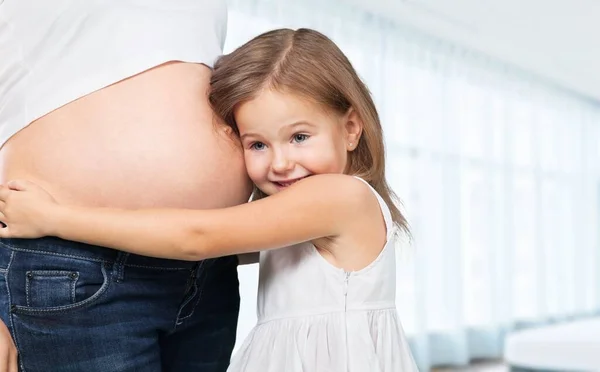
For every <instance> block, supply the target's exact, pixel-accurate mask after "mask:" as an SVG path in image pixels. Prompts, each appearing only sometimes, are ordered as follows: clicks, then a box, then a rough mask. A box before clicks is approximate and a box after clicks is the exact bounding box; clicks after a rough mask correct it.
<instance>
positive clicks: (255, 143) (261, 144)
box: [250, 142, 267, 151]
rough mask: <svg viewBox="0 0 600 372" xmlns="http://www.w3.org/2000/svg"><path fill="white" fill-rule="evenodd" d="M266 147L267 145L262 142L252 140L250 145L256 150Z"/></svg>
mask: <svg viewBox="0 0 600 372" xmlns="http://www.w3.org/2000/svg"><path fill="white" fill-rule="evenodd" d="M266 147H267V146H266V145H265V144H264V143H262V142H254V143H253V144H251V145H250V149H252V150H258V151H261V150H264V149H265V148H266Z"/></svg>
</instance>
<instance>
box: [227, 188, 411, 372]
mask: <svg viewBox="0 0 600 372" xmlns="http://www.w3.org/2000/svg"><path fill="white" fill-rule="evenodd" d="M363 182H364V181H363ZM365 183H366V182H365ZM369 187H371V186H369ZM371 190H372V191H373V192H374V193H375V195H376V196H377V199H378V201H379V204H380V206H381V210H382V213H383V216H384V219H385V224H386V227H387V240H386V244H385V246H384V248H383V250H382V251H381V252H380V254H379V256H378V257H377V258H376V259H375V260H374V261H373V262H372V263H371V264H369V265H368V266H367V267H365V268H364V269H362V270H359V271H354V272H345V271H344V270H342V269H339V268H336V267H334V266H333V265H331V264H330V263H329V262H328V261H326V260H325V259H324V258H323V257H322V256H321V255H320V254H319V252H318V251H317V249H316V248H315V246H314V245H313V244H312V243H310V242H305V243H301V244H297V245H295V246H290V247H285V248H280V249H276V250H271V251H264V252H261V253H260V273H259V287H258V300H257V302H258V303H257V315H258V324H257V325H256V326H255V327H254V329H253V330H252V331H251V332H250V334H249V336H248V337H247V339H246V340H245V341H244V343H243V344H242V346H241V348H240V350H239V351H238V352H237V353H236V354H235V356H234V357H233V359H232V361H231V364H230V366H229V369H228V372H411V371H417V367H416V365H415V362H414V360H413V357H412V355H411V352H410V349H409V345H408V343H407V341H406V338H405V336H404V332H403V330H402V327H401V325H400V320H399V319H398V314H397V311H396V305H395V297H396V259H395V251H394V246H395V240H396V234H394V232H395V227H394V224H393V222H392V218H391V215H390V211H389V209H388V207H387V205H386V204H385V202H384V201H383V199H382V198H381V197H380V196H379V194H377V192H376V191H375V190H374V189H373V188H371Z"/></svg>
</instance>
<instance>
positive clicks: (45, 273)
mask: <svg viewBox="0 0 600 372" xmlns="http://www.w3.org/2000/svg"><path fill="white" fill-rule="evenodd" d="M239 303H240V298H239V292H238V278H237V257H223V258H218V259H211V260H205V261H201V262H186V261H175V260H162V259H155V258H148V257H143V256H137V255H133V254H128V253H123V252H119V251H116V250H112V249H107V248H103V247H97V246H91V245H87V244H82V243H76V242H71V241H65V240H61V239H58V238H42V239H0V317H1V318H2V320H3V321H4V322H5V323H6V325H7V326H8V327H9V329H10V331H11V333H12V335H13V338H14V340H15V343H16V345H17V349H18V351H19V363H20V368H21V370H22V371H24V372H37V371H44V372H51V371H60V372H71V371H73V372H75V371H77V372H96V371H98V372H99V371H102V372H105V371H110V372H120V371H143V372H160V371H163V372H166V371H174V372H188V371H189V372H224V371H225V370H226V369H227V366H228V365H229V359H230V356H231V351H232V349H233V346H234V343H235V335H236V328H237V317H238V311H239Z"/></svg>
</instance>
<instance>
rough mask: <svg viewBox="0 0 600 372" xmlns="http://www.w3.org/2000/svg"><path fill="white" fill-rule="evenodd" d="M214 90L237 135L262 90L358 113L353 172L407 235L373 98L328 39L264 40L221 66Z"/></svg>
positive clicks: (217, 107) (292, 35) (274, 35)
mask: <svg viewBox="0 0 600 372" xmlns="http://www.w3.org/2000/svg"><path fill="white" fill-rule="evenodd" d="M210 85H211V90H210V94H209V101H210V103H211V105H212V107H213V109H214V111H215V113H216V114H217V115H218V116H220V118H221V119H222V120H224V121H225V123H226V124H227V125H228V126H230V127H231V128H232V130H233V131H234V132H235V133H237V134H239V131H238V128H237V124H236V122H235V117H234V110H235V109H236V108H237V107H238V106H239V105H240V104H242V103H244V102H247V101H249V100H251V99H253V98H254V97H256V96H257V95H258V94H259V93H260V92H261V91H262V90H263V89H275V90H279V91H285V92H290V93H294V94H298V95H300V96H302V97H304V98H307V99H309V100H312V101H314V102H316V103H318V104H320V105H322V106H324V107H326V108H327V109H329V110H333V112H336V113H338V114H341V115H343V114H345V113H347V112H348V110H350V109H354V110H355V112H356V113H357V115H358V116H359V117H360V119H361V120H362V122H363V125H364V127H363V134H362V137H361V139H360V141H359V142H358V146H357V147H356V149H355V150H354V151H352V152H350V153H349V155H348V167H347V169H348V172H349V173H350V174H353V175H356V176H358V177H361V178H363V179H364V180H365V181H367V182H369V184H370V185H371V186H373V188H374V189H375V190H377V192H378V193H379V194H380V195H381V197H382V198H383V200H384V201H385V202H386V204H387V205H388V207H389V209H390V211H391V214H392V219H393V221H394V222H395V223H396V225H398V226H399V227H400V228H402V229H403V230H404V231H405V232H408V223H407V221H406V219H405V218H404V216H403V215H402V213H401V212H400V210H399V209H398V207H397V205H396V202H397V198H396V196H395V194H394V192H393V191H392V189H391V188H390V186H389V185H388V183H387V181H386V179H385V150H384V143H383V131H382V128H381V123H380V121H379V115H378V114H377V110H376V108H375V104H374V103H373V99H372V98H371V94H370V92H369V90H368V88H367V86H366V85H365V84H364V83H363V82H362V80H361V79H360V78H359V77H358V74H357V73H356V71H355V70H354V68H353V67H352V64H351V63H350V61H349V60H348V58H347V57H346V56H345V55H344V53H342V51H341V50H340V49H339V48H338V47H337V46H336V45H335V43H333V42H332V41H331V40H330V39H329V38H327V37H326V36H325V35H323V34H321V33H319V32H317V31H314V30H310V29H305V28H301V29H298V30H291V29H278V30H273V31H269V32H266V33H264V34H262V35H259V36H257V37H255V38H254V39H252V40H250V41H249V42H247V43H246V44H244V45H242V46H241V47H239V48H238V49H236V50H235V51H234V52H232V53H231V54H228V55H224V56H222V57H220V58H219V59H218V60H217V62H216V64H215V67H214V72H213V75H212V78H211V83H210ZM261 197H264V194H263V193H262V192H261V191H260V190H258V189H256V188H255V191H254V199H257V198H261Z"/></svg>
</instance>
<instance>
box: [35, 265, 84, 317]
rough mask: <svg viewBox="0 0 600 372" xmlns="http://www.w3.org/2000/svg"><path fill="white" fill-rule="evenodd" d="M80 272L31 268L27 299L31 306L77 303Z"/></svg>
mask: <svg viewBox="0 0 600 372" xmlns="http://www.w3.org/2000/svg"><path fill="white" fill-rule="evenodd" d="M78 278H79V272H77V271H60V270H31V271H28V272H27V274H26V283H27V284H26V290H25V294H26V299H27V306H29V307H37V308H42V307H56V306H63V305H65V304H73V303H75V288H76V284H77V279H78Z"/></svg>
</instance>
